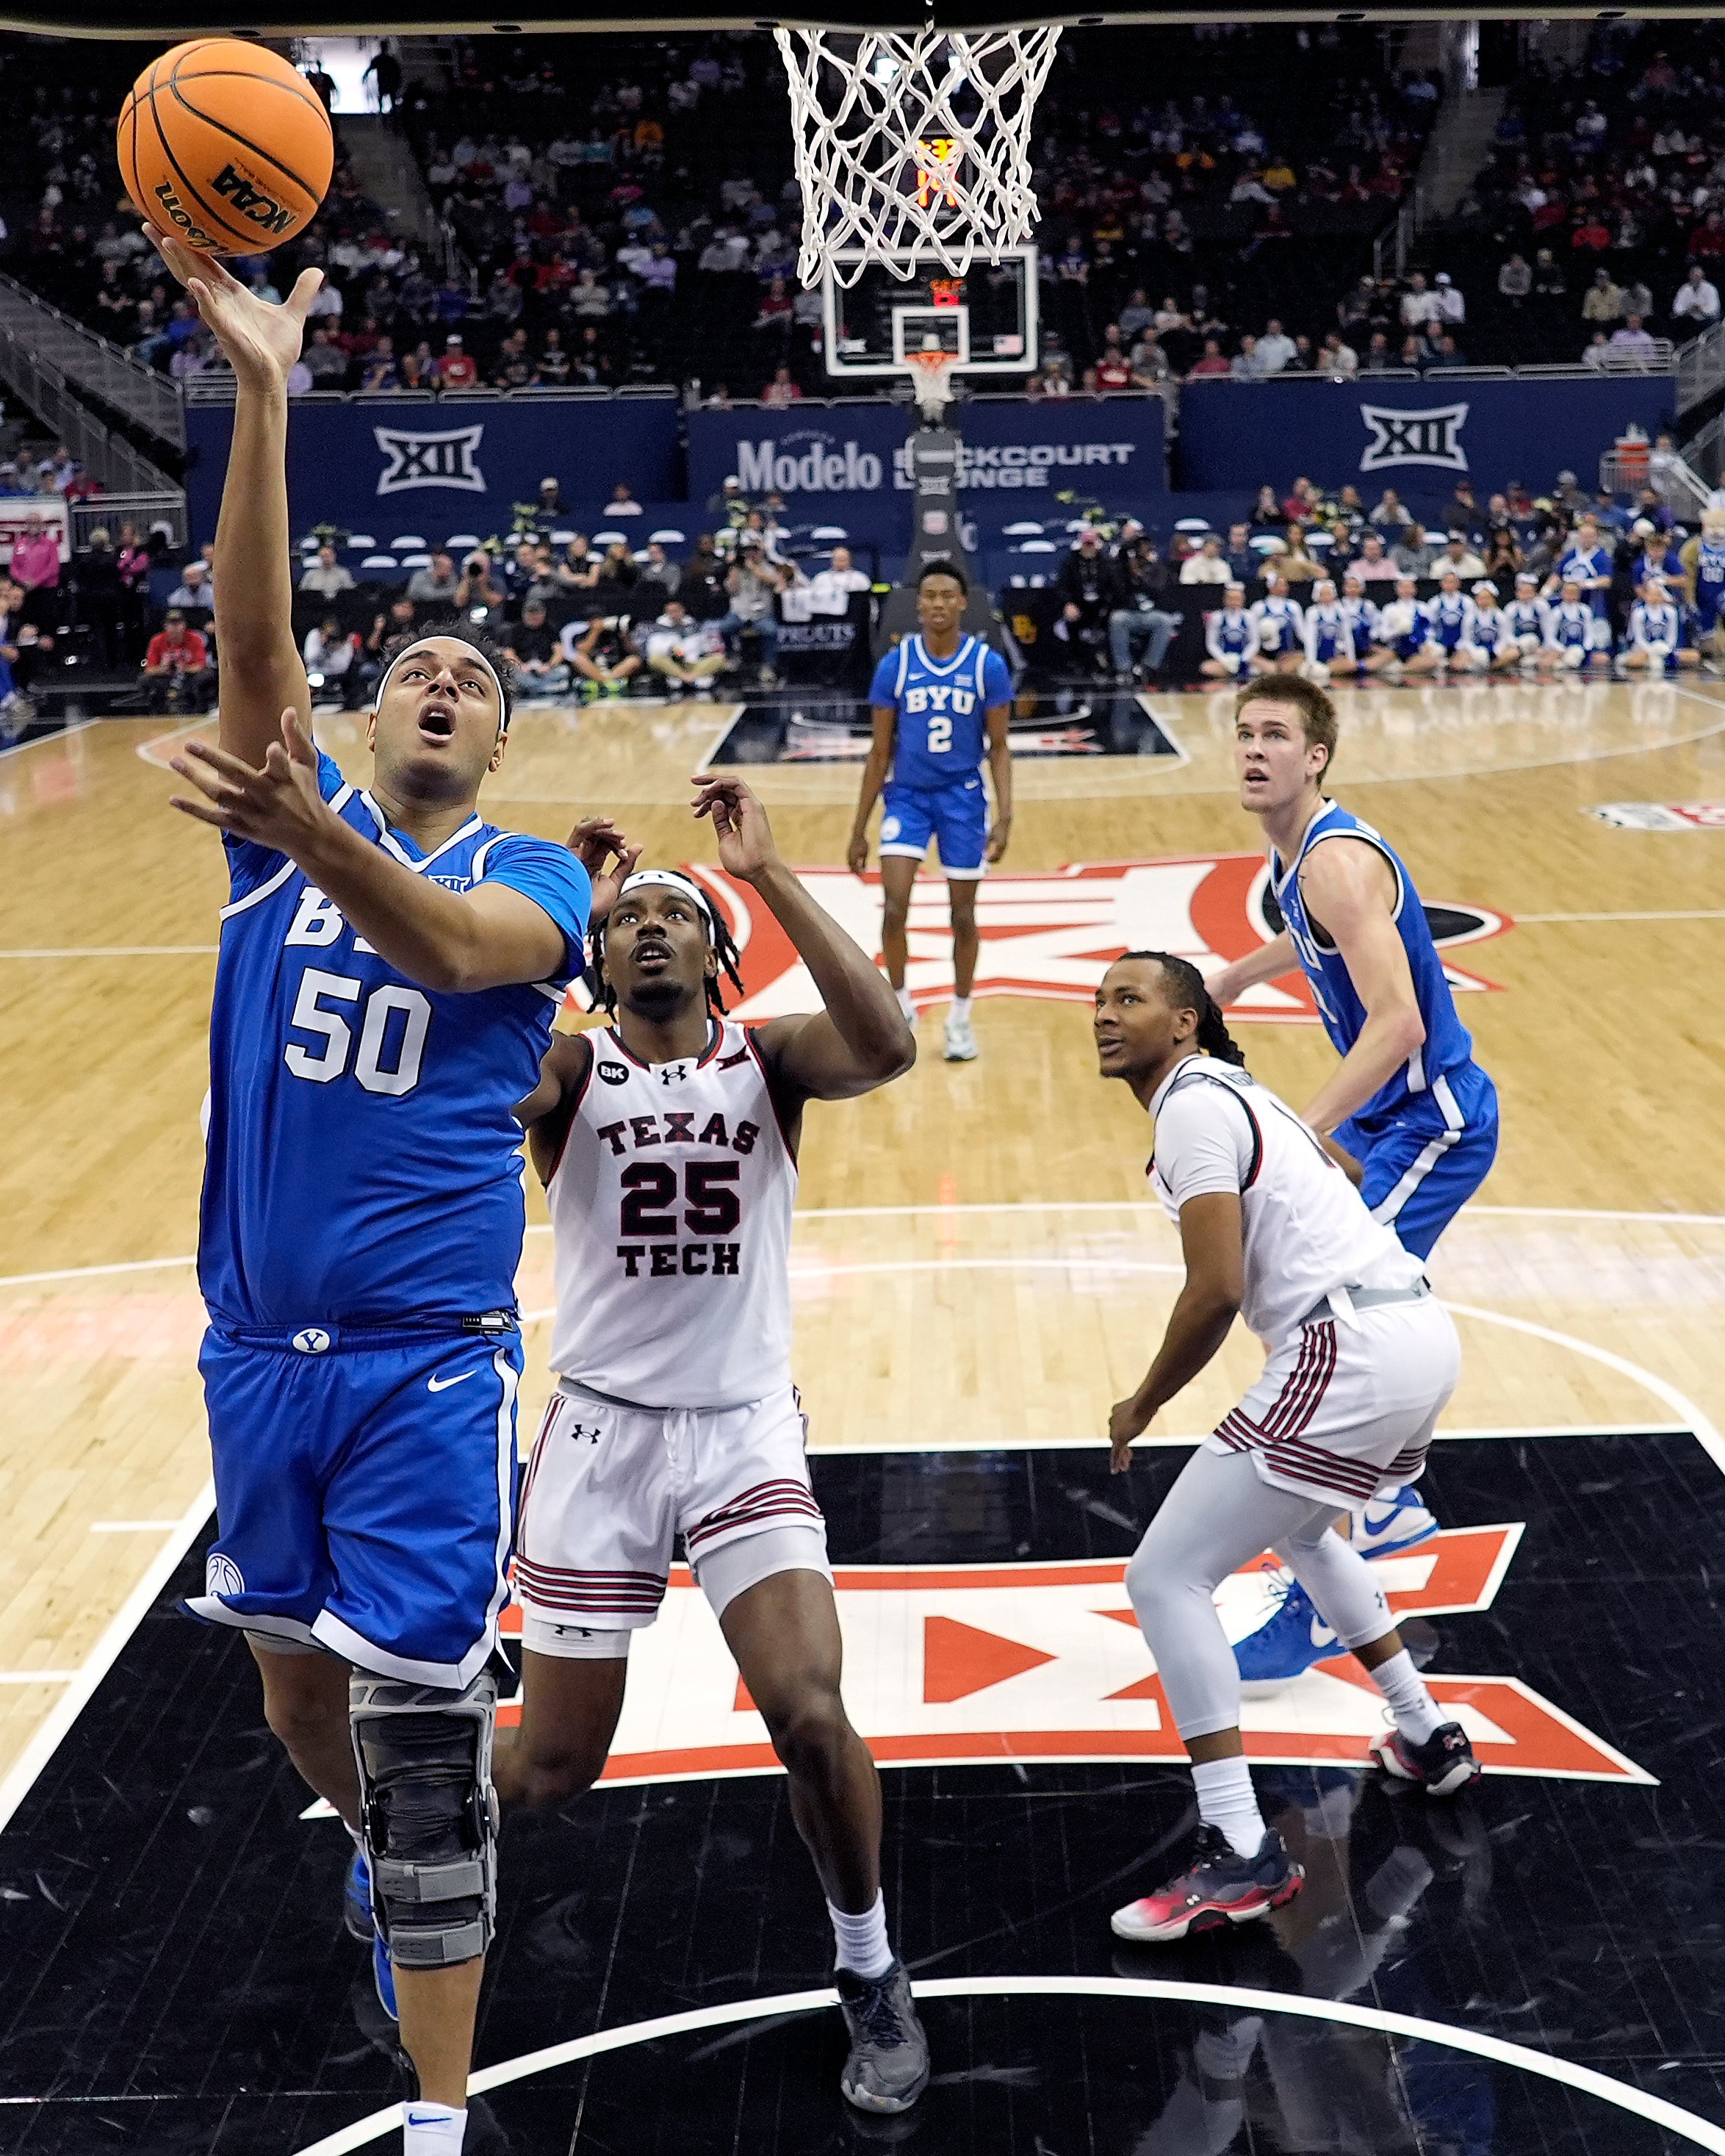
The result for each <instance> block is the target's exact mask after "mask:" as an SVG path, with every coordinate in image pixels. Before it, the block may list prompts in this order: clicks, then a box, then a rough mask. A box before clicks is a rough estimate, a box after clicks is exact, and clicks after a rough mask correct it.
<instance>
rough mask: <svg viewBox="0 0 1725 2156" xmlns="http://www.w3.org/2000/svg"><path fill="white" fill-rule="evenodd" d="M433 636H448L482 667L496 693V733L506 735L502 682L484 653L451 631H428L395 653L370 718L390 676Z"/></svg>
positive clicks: (381, 678)
mask: <svg viewBox="0 0 1725 2156" xmlns="http://www.w3.org/2000/svg"><path fill="white" fill-rule="evenodd" d="M434 636H448V639H449V640H450V641H451V642H452V643H453V644H460V645H461V646H462V647H463V649H465V650H468V651H471V652H472V654H473V656H474V658H475V659H477V660H479V664H480V665H482V666H483V667H484V670H485V671H486V672H487V673H488V674H489V675H490V677H491V685H492V687H493V688H494V689H495V690H496V691H497V708H498V711H499V721H498V731H499V733H507V732H508V731H509V698H508V697H507V696H505V695H504V686H503V682H502V680H501V679H500V678H499V675H498V671H497V669H496V668H495V667H494V665H492V663H491V661H490V660H489V659H488V658H487V657H486V656H485V654H484V652H483V651H481V650H480V649H479V645H478V644H469V643H468V640H467V639H466V638H465V637H464V636H458V635H457V634H455V632H454V631H453V629H431V630H428V631H427V634H425V635H424V636H422V637H417V638H416V639H414V641H413V642H412V644H409V645H408V646H407V649H406V650H405V651H398V652H397V654H396V655H395V657H394V658H393V659H392V660H390V662H389V664H388V665H387V666H386V667H385V668H384V670H383V671H382V673H381V675H379V676H378V680H377V687H376V691H375V692H374V693H373V696H372V698H371V711H372V716H374V717H375V716H376V714H377V712H378V711H380V710H381V708H382V705H383V692H384V690H386V688H387V687H388V686H389V677H390V675H392V674H393V673H394V672H395V670H396V669H397V666H399V665H401V663H402V660H404V659H411V658H412V656H413V655H414V654H415V653H416V652H417V651H421V650H422V649H424V647H425V646H426V645H427V644H428V643H429V642H430V641H431V639H432V638H433V637H434Z"/></svg>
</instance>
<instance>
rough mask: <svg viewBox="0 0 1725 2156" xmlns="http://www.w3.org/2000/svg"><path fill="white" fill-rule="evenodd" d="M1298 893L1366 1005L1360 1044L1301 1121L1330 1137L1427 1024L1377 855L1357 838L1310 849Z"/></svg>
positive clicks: (1388, 879)
mask: <svg viewBox="0 0 1725 2156" xmlns="http://www.w3.org/2000/svg"><path fill="white" fill-rule="evenodd" d="M1300 893H1301V896H1303V898H1304V900H1305V901H1306V909H1307V913H1308V917H1309V918H1311V919H1312V920H1313V921H1322V923H1323V927H1324V928H1325V929H1326V931H1327V932H1328V934H1329V936H1330V937H1332V939H1333V942H1334V943H1335V946H1336V948H1337V949H1338V950H1339V952H1341V954H1342V960H1343V962H1344V965H1345V966H1346V967H1347V968H1348V978H1349V980H1351V981H1352V982H1353V983H1354V990H1355V993H1357V994H1358V996H1359V1000H1360V1001H1361V1003H1363V1004H1364V1005H1365V1024H1364V1026H1363V1027H1362V1028H1361V1029H1360V1034H1359V1039H1358V1040H1356V1041H1355V1042H1354V1045H1353V1047H1352V1048H1350V1049H1349V1051H1348V1053H1347V1054H1346V1055H1344V1057H1343V1059H1342V1060H1341V1063H1340V1064H1339V1066H1338V1067H1337V1069H1336V1070H1335V1071H1334V1073H1333V1075H1332V1076H1331V1077H1330V1078H1329V1080H1328V1082H1327V1083H1326V1084H1324V1085H1323V1086H1320V1087H1319V1088H1318V1092H1317V1094H1316V1095H1315V1096H1313V1100H1312V1101H1311V1103H1310V1104H1309V1106H1308V1107H1307V1109H1306V1112H1305V1120H1306V1122H1308V1123H1309V1124H1310V1125H1311V1127H1312V1128H1313V1130H1314V1131H1316V1132H1318V1134H1319V1136H1320V1137H1327V1136H1328V1133H1329V1132H1331V1131H1333V1130H1334V1129H1335V1127H1336V1126H1337V1125H1338V1124H1339V1123H1343V1122H1346V1121H1347V1119H1348V1118H1349V1116H1351V1115H1353V1114H1354V1112H1355V1111H1356V1110H1358V1109H1359V1108H1363V1107H1364V1106H1365V1104H1366V1102H1367V1101H1369V1100H1370V1098H1371V1097H1372V1096H1373V1094H1374V1093H1375V1092H1376V1091H1378V1090H1379V1087H1380V1086H1383V1085H1385V1083H1386V1082H1387V1081H1389V1080H1390V1078H1392V1077H1393V1076H1394V1075H1395V1073H1396V1072H1397V1071H1398V1070H1400V1068H1401V1066H1402V1065H1403V1064H1404V1063H1405V1062H1406V1061H1407V1060H1408V1058H1409V1057H1410V1055H1412V1054H1413V1053H1414V1051H1415V1050H1416V1049H1417V1048H1419V1047H1420V1046H1421V1045H1423V1043H1424V1041H1425V1039H1426V1022H1425V1020H1424V1019H1422V1018H1421V1017H1420V999H1419V998H1418V996H1417V995H1416V994H1415V992H1414V977H1413V974H1412V973H1411V971H1410V969H1409V966H1408V954H1407V952H1406V950H1405V948H1404V947H1403V944H1402V940H1401V935H1400V931H1399V930H1398V929H1397V927H1396V926H1395V914H1394V912H1393V911H1392V908H1393V906H1394V902H1395V882H1394V878H1393V875H1392V873H1391V871H1390V865H1389V864H1388V863H1387V862H1386V861H1385V859H1384V856H1383V855H1381V854H1380V853H1379V851H1378V850H1377V848H1376V847H1375V846H1369V845H1366V844H1364V843H1363V842H1362V841H1360V840H1359V839H1330V840H1328V842H1327V843H1326V844H1323V845H1322V846H1314V847H1313V850H1312V851H1311V853H1310V855H1308V857H1307V861H1306V865H1305V867H1304V868H1303V870H1301V873H1300ZM1406 902H1407V903H1408V904H1409V905H1412V904H1413V903H1414V901H1413V900H1412V899H1411V898H1410V899H1409V900H1408V901H1406Z"/></svg>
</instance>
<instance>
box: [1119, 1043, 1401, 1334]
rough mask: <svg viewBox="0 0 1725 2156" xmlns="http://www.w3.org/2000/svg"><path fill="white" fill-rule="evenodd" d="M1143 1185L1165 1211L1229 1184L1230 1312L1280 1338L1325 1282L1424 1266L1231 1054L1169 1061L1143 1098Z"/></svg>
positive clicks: (1383, 1277) (1172, 1213)
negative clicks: (1238, 1272) (1235, 1249)
mask: <svg viewBox="0 0 1725 2156" xmlns="http://www.w3.org/2000/svg"><path fill="white" fill-rule="evenodd" d="M1150 1113H1151V1115H1152V1116H1154V1119H1155V1125H1156V1150H1155V1152H1154V1153H1153V1154H1152V1155H1151V1158H1150V1164H1149V1178H1150V1183H1151V1187H1152V1188H1154V1191H1155V1193H1156V1195H1157V1196H1158V1197H1159V1199H1161V1201H1162V1204H1163V1208H1164V1209H1165V1211H1166V1213H1167V1214H1168V1217H1169V1218H1170V1219H1171V1220H1175V1221H1177V1220H1178V1219H1180V1208H1181V1207H1182V1206H1183V1205H1184V1204H1185V1203H1186V1202H1187V1200H1188V1199H1193V1198H1198V1197H1201V1196H1203V1195H1204V1194H1205V1193H1206V1192H1210V1191H1229V1190H1231V1191H1236V1192H1237V1193H1239V1198H1240V1214H1241V1229H1242V1231H1243V1237H1244V1250H1243V1259H1244V1283H1243V1286H1244V1292H1243V1294H1242V1295H1241V1301H1240V1312H1241V1316H1242V1317H1244V1318H1245V1320H1246V1323H1247V1324H1248V1325H1249V1326H1250V1327H1252V1331H1253V1332H1256V1333H1257V1336H1258V1337H1259V1338H1260V1339H1261V1340H1267V1341H1268V1342H1270V1343H1271V1344H1272V1347H1279V1346H1280V1345H1281V1344H1282V1342H1283V1341H1285V1340H1286V1339H1287V1338H1288V1337H1290V1335H1291V1334H1292V1333H1293V1332H1295V1331H1296V1329H1297V1328H1298V1325H1299V1323H1300V1321H1301V1319H1302V1318H1303V1317H1305V1316H1306V1315H1307V1314H1308V1312H1309V1311H1311V1309H1312V1308H1313V1306H1314V1305H1315V1304H1317V1303H1318V1302H1320V1301H1322V1300H1323V1297H1324V1296H1326V1295H1328V1293H1329V1291H1330V1290H1331V1289H1332V1288H1337V1287H1406V1286H1411V1285H1412V1283H1413V1282H1414V1281H1417V1280H1418V1279H1419V1278H1420V1276H1421V1274H1422V1272H1423V1271H1424V1267H1423V1266H1422V1265H1421V1264H1420V1260H1419V1259H1417V1258H1415V1257H1410V1255H1408V1253H1407V1252H1406V1251H1405V1250H1403V1248H1402V1246H1401V1245H1400V1243H1399V1242H1397V1240H1395V1236H1394V1235H1392V1234H1391V1232H1390V1229H1388V1228H1386V1227H1385V1226H1384V1225H1383V1224H1381V1222H1379V1221H1377V1220H1374V1219H1373V1218H1372V1216H1371V1214H1369V1212H1368V1211H1367V1209H1366V1206H1365V1201H1364V1199H1362V1198H1361V1196H1360V1194H1359V1192H1358V1191H1357V1190H1356V1189H1355V1188H1354V1185H1353V1184H1352V1183H1350V1182H1349V1180H1348V1178H1347V1177H1346V1176H1345V1175H1344V1173H1342V1171H1341V1169H1340V1168H1338V1167H1337V1165H1336V1164H1335V1163H1334V1162H1333V1160H1331V1159H1330V1158H1329V1157H1328V1154H1327V1153H1326V1152H1324V1150H1323V1147H1322V1146H1321V1145H1319V1143H1318V1140H1317V1139H1316V1138H1315V1137H1313V1135H1312V1132H1310V1131H1309V1130H1308V1128H1307V1127H1306V1126H1305V1124H1304V1123H1303V1122H1301V1121H1300V1119H1299V1117H1298V1116H1297V1115H1295V1113H1294V1112H1293V1111H1292V1108H1290V1107H1288V1106H1286V1105H1285V1103H1283V1102H1282V1101H1279V1100H1277V1097H1276V1096H1275V1095H1274V1094H1273V1093H1272V1092H1270V1091H1268V1090H1267V1088H1266V1087H1264V1086H1259V1085H1257V1084H1256V1083H1255V1082H1254V1081H1252V1079H1251V1078H1249V1077H1248V1076H1247V1075H1246V1072H1245V1071H1244V1070H1241V1069H1240V1068H1239V1067H1238V1066H1237V1065H1235V1064H1231V1063H1221V1062H1218V1061H1216V1060H1213V1059H1212V1058H1211V1057H1209V1056H1207V1055H1195V1056H1192V1057H1190V1058H1189V1059H1188V1060H1186V1061H1185V1062H1183V1063H1180V1064H1177V1065H1175V1068H1174V1070H1172V1071H1171V1072H1170V1075H1168V1076H1167V1077H1166V1078H1165V1079H1164V1080H1163V1081H1162V1083H1161V1085H1160V1086H1159V1087H1158V1088H1157V1089H1156V1092H1155V1094H1154V1097H1153V1098H1152V1100H1151V1101H1150Z"/></svg>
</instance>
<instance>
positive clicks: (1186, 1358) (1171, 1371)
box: [1108, 1190, 1245, 1475]
mask: <svg viewBox="0 0 1725 2156" xmlns="http://www.w3.org/2000/svg"><path fill="white" fill-rule="evenodd" d="M1180 1245H1181V1248H1182V1250H1184V1252H1185V1260H1186V1279H1185V1286H1184V1287H1182V1288H1181V1290H1180V1295H1179V1296H1178V1298H1177V1299H1176V1301H1175V1306H1174V1308H1173V1310H1172V1312H1170V1315H1169V1319H1168V1330H1167V1332H1165V1333H1164V1334H1163V1336H1162V1345H1161V1346H1160V1347H1159V1348H1158V1349H1157V1351H1156V1359H1155V1361H1154V1363H1151V1365H1150V1367H1149V1370H1148V1371H1147V1372H1146V1373H1145V1375H1144V1383H1142V1384H1141V1385H1140V1386H1139V1389H1138V1390H1137V1391H1136V1392H1135V1393H1134V1394H1133V1395H1132V1397H1131V1399H1126V1400H1120V1401H1118V1402H1117V1403H1116V1404H1115V1407H1114V1410H1113V1414H1111V1415H1110V1416H1109V1417H1108V1444H1109V1446H1110V1447H1111V1449H1112V1453H1113V1458H1112V1460H1111V1462H1110V1472H1111V1473H1113V1474H1115V1475H1124V1473H1125V1472H1126V1471H1127V1469H1128V1468H1129V1466H1131V1465H1132V1440H1133V1439H1134V1438H1135V1437H1142V1436H1143V1435H1144V1432H1145V1431H1146V1430H1148V1429H1149V1426H1150V1424H1151V1423H1152V1421H1154V1419H1155V1416H1156V1414H1157V1413H1158V1411H1159V1409H1162V1408H1164V1407H1165V1406H1166V1405H1167V1404H1168V1402H1169V1401H1170V1400H1171V1399H1173V1398H1174V1396H1175V1394H1176V1393H1177V1392H1180V1390H1181V1389H1183V1388H1184V1387H1185V1386H1187V1385H1189V1384H1190V1383H1191V1382H1192V1380H1193V1378H1195V1377H1196V1376H1197V1374H1198V1373H1199V1372H1200V1370H1201V1369H1203V1368H1204V1367H1205V1364H1206V1363H1208V1362H1209V1361H1210V1360H1211V1357H1212V1356H1214V1355H1215V1353H1216V1350H1217V1349H1218V1348H1219V1347H1221V1344H1222V1342H1223V1341H1225V1340H1226V1338H1227V1337H1228V1332H1229V1328H1230V1327H1231V1326H1232V1324H1233V1322H1234V1319H1235V1317H1236V1314H1237V1312H1238V1311H1239V1308H1240V1298H1241V1293H1242V1292H1243V1283H1244V1269H1245V1259H1244V1249H1245V1244H1244V1231H1243V1230H1242V1229H1241V1219H1240V1200H1239V1199H1238V1197H1237V1196H1236V1194H1235V1193H1233V1192H1232V1191H1231V1190H1211V1191H1205V1192H1204V1193H1202V1194H1201V1195H1200V1196H1198V1197H1195V1198H1189V1199H1187V1200H1186V1202H1185V1204H1184V1205H1182V1206H1181V1207H1180Z"/></svg>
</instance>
